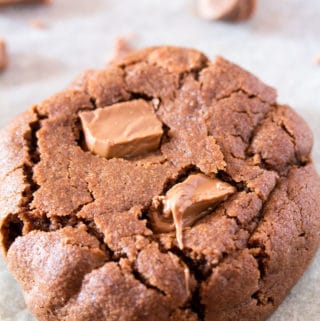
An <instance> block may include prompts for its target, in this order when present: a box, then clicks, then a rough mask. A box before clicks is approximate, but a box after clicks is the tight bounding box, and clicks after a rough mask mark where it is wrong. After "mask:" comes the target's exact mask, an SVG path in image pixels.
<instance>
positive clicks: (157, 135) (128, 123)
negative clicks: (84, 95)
mask: <svg viewBox="0 0 320 321" xmlns="http://www.w3.org/2000/svg"><path fill="white" fill-rule="evenodd" d="M80 119H81V123H82V128H83V132H84V136H85V141H86V145H87V147H88V149H89V150H90V151H91V152H92V153H94V154H97V155H100V156H103V157H106V158H114V157H131V156H136V155H140V154H144V153H147V152H150V151H154V150H156V149H158V148H159V145H160V141H161V137H162V134H163V129H162V123H161V122H160V121H159V120H158V118H157V116H156V115H155V113H154V111H153V108H152V106H151V105H150V104H149V103H147V102H146V101H144V100H142V99H138V100H133V101H129V102H125V103H119V104H115V105H112V106H110V107H104V108H99V109H96V110H93V111H85V112H81V113H80Z"/></svg>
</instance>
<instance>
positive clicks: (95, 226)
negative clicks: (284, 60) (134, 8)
mask: <svg viewBox="0 0 320 321" xmlns="http://www.w3.org/2000/svg"><path fill="white" fill-rule="evenodd" d="M311 148H312V134H311V132H310V130H309V128H308V126H307V125H306V123H305V122H304V121H303V120H302V119H301V118H300V117H299V116H298V115H297V114H296V113H295V112H294V111H293V110H292V109H291V108H290V107H288V106H284V105H279V104H278V103H277V102H276V92H275V90H273V89H272V88H270V87H268V86H266V85H264V84H263V83H262V82H260V81H259V80H258V79H257V78H256V77H254V76H253V75H251V74H250V73H248V72H246V71H244V70H243V69H241V68H239V67H238V66H236V65H234V64H232V63H230V62H228V61H226V60H224V59H223V58H220V57H218V58H217V59H216V60H214V61H212V62H211V61H209V60H208V58H207V57H206V56H204V55H203V54H202V53H200V52H198V51H195V50H191V49H179V48H173V47H158V48H149V49H145V50H141V51H138V52H133V53H131V54H129V55H128V56H126V57H125V58H121V59H118V60H116V61H113V62H112V63H111V64H110V65H109V66H108V67H107V68H106V69H102V70H99V71H88V72H86V73H84V74H83V75H82V76H81V77H80V78H79V79H78V80H77V81H75V82H74V83H73V84H72V85H71V86H70V88H68V89H67V90H65V91H64V92H61V93H59V94H57V95H55V96H53V97H51V98H49V99H48V100H46V101H44V102H43V103H41V104H40V105H37V106H34V107H33V108H31V109H29V110H28V111H27V112H25V113H24V114H22V115H20V116H19V117H17V118H16V119H15V120H14V121H13V122H12V123H11V124H10V125H9V126H8V127H6V128H5V129H3V130H2V131H1V135H0V164H1V166H0V177H1V185H0V186H1V187H0V188H1V194H0V195H1V198H0V204H1V207H0V208H1V226H0V227H1V241H2V246H3V250H4V253H5V256H6V258H7V261H8V266H9V269H10V270H11V271H12V273H13V275H14V276H15V277H16V279H17V280H18V281H19V282H20V284H21V286H22V288H23V290H24V294H25V299H26V302H27V305H28V307H29V309H30V311H31V312H32V313H33V314H34V315H35V316H36V317H37V318H38V319H39V320H43V321H49V320H50V321H57V320H64V321H82V320H83V321H87V320H90V321H95V320H96V321H104V320H105V321H112V320H114V321H118V320H121V321H132V320H146V321H162V320H163V321H168V320H171V321H185V320H187V321H200V320H205V321H227V320H228V321H234V320H237V321H248V320H250V321H259V320H265V319H266V318H267V317H268V316H269V315H270V314H271V313H272V312H273V311H274V310H275V309H276V308H277V306H278V305H279V304H280V303H281V302H282V301H283V299H284V298H285V296H286V295H287V293H288V291H289V290H290V289H291V287H292V286H293V285H294V284H295V283H296V282H297V280H298V279H299V278H300V276H301V275H302V273H303V272H304V271H305V269H306V268H307V267H308V265H309V263H310V261H311V259H312V257H313V255H314V253H315V251H316V249H317V247H318V243H319V230H320V211H319V208H320V180H319V177H318V176H317V173H316V172H315V169H314V167H313V164H312V161H311V159H310V152H311Z"/></svg>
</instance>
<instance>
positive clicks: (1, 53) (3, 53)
mask: <svg viewBox="0 0 320 321" xmlns="http://www.w3.org/2000/svg"><path fill="white" fill-rule="evenodd" d="M7 66H8V55H7V48H6V43H5V41H4V40H2V39H0V71H3V70H5V69H6V68H7Z"/></svg>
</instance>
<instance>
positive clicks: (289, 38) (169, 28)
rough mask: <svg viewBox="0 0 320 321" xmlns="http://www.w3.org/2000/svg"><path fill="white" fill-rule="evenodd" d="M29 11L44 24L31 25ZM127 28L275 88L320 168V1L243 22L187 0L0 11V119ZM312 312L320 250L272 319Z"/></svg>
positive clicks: (64, 1)
mask: <svg viewBox="0 0 320 321" xmlns="http://www.w3.org/2000/svg"><path fill="white" fill-rule="evenodd" d="M34 19H41V20H42V21H43V22H44V23H45V24H46V25H47V28H45V29H39V30H38V29H34V28H32V27H31V21H32V20H34ZM129 33H136V34H137V35H138V38H137V41H136V45H137V47H142V46H150V45H156V44H172V45H181V46H188V47H194V48H197V49H200V50H202V51H204V52H205V53H206V54H207V55H208V56H209V57H211V58H213V57H214V55H217V54H220V55H223V56H225V57H226V58H228V59H230V60H232V61H234V62H236V63H239V64H240V65H241V66H243V67H245V68H247V69H249V70H250V71H252V72H253V73H255V74H256V75H258V76H259V77H260V78H261V79H262V80H264V81H265V82H266V83H268V84H270V85H272V86H274V87H276V88H277V89H278V92H279V100H280V102H282V103H288V104H290V105H291V106H293V107H294V108H295V109H296V110H297V111H299V112H300V113H301V114H302V115H303V116H304V118H305V119H306V120H307V121H308V122H309V124H310V126H311V127H312V129H313V131H314V135H315V143H316V144H315V149H314V157H315V161H316V165H317V168H318V170H319V169H320V66H317V65H315V64H314V62H313V58H314V57H315V56H316V55H317V54H320V1H319V0H260V2H259V6H258V10H257V13H256V15H255V17H254V18H253V19H252V20H251V21H250V22H247V23H242V24H225V23H212V22H206V21H202V20H201V19H200V18H199V17H197V16H196V14H195V9H194V5H193V3H192V0H170V1H169V0H135V1H134V0H54V3H53V5H51V6H36V7H32V6H31V7H19V8H7V9H2V10H0V37H4V38H6V40H7V41H8V46H9V54H10V67H9V69H8V70H7V71H6V72H5V73H4V74H2V75H0V127H2V126H4V125H5V124H6V123H7V122H8V121H9V120H10V119H11V118H12V117H13V116H14V115H16V114H17V113H19V112H21V111H23V110H25V109H26V108H28V107H29V106H30V105H32V104H35V103H37V102H40V101H41V100H42V99H44V98H46V97H47V96H49V95H51V94H54V93H55V92H57V91H59V90H61V89H63V88H64V87H65V86H66V85H67V84H68V83H69V82H70V81H71V80H72V79H73V78H74V77H75V76H76V75H77V74H78V73H79V72H81V71H82V70H83V69H87V68H99V67H101V66H103V65H105V63H106V61H107V60H108V58H109V57H110V56H111V53H112V50H113V44H114V40H115V38H116V37H117V36H119V35H127V34H129ZM13 320H14V321H16V320H19V321H27V320H28V321H29V320H32V318H31V317H30V316H29V315H28V313H27V312H26V311H25V306H24V303H23V298H22V295H21V293H20V292H19V289H18V286H17V285H16V283H15V282H14V281H13V280H12V278H11V277H10V275H9V273H8V272H7V271H6V269H5V265H4V263H3V262H2V261H1V259H0V321H13ZM319 320H320V252H318V255H317V257H316V259H315V261H314V262H313V265H312V266H311V268H310V269H309V270H308V271H307V272H306V274H305V275H304V277H303V278H302V280H301V281H300V282H299V284H298V285H297V286H296V287H295V288H294V289H293V291H292V293H291V295H290V296H289V297H288V298H287V300H286V301H285V303H284V304H283V305H282V306H281V307H280V308H279V309H278V311H277V312H276V313H275V314H274V315H273V317H272V318H271V320H270V321H319ZM88 321H89V320H88ZM234 321H236V320H234ZM248 321H250V320H248Z"/></svg>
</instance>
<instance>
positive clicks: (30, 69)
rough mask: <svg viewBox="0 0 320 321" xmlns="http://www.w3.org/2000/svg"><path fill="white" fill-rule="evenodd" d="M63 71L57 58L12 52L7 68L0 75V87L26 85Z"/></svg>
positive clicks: (52, 76) (62, 66)
mask: <svg viewBox="0 0 320 321" xmlns="http://www.w3.org/2000/svg"><path fill="white" fill-rule="evenodd" d="M64 72H65V66H64V65H63V64H62V63H61V62H60V61H57V60H54V59H52V58H49V57H44V56H40V55H37V54H23V53H12V54H11V55H10V62H9V67H8V69H7V70H6V71H5V72H4V73H2V74H1V75H0V87H1V88H5V87H11V86H19V85H22V84H24V85H27V84H29V83H35V82H39V81H43V80H48V79H50V78H54V77H56V76H58V75H61V74H63V73H64Z"/></svg>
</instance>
